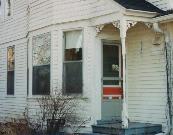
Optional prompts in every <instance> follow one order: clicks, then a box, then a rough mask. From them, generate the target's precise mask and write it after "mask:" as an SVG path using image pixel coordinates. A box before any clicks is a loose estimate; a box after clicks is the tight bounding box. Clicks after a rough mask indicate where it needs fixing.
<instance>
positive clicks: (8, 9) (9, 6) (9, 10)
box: [6, 0, 12, 16]
mask: <svg viewBox="0 0 173 135" xmlns="http://www.w3.org/2000/svg"><path fill="white" fill-rule="evenodd" d="M11 14H12V0H6V16H11Z"/></svg>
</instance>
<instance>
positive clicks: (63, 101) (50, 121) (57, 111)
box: [25, 92, 89, 135]
mask: <svg viewBox="0 0 173 135" xmlns="http://www.w3.org/2000/svg"><path fill="white" fill-rule="evenodd" d="M36 100H37V102H38V105H39V109H38V110H37V112H36V116H35V117H34V118H30V117H29V115H28V110H27V111H26V112H25V119H26V120H27V123H28V125H29V127H30V128H31V129H32V134H35V133H41V134H42V135H47V134H49V135H53V134H54V135H55V134H56V133H58V132H60V131H62V129H64V127H68V128H70V129H71V132H78V131H79V129H80V128H81V127H83V126H84V125H85V124H86V123H87V122H88V121H89V119H87V120H84V119H83V118H82V117H81V116H80V115H79V114H78V109H79V108H80V103H79V102H80V101H85V100H86V99H84V98H81V97H80V96H68V95H65V96H64V95H63V94H61V93H59V92H55V93H54V94H53V95H47V96H42V97H40V98H37V99H36Z"/></svg>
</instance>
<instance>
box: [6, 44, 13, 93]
mask: <svg viewBox="0 0 173 135" xmlns="http://www.w3.org/2000/svg"><path fill="white" fill-rule="evenodd" d="M14 71H15V48H14V46H11V47H8V49H7V95H14Z"/></svg>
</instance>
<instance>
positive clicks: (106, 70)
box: [102, 40, 122, 120]
mask: <svg viewBox="0 0 173 135" xmlns="http://www.w3.org/2000/svg"><path fill="white" fill-rule="evenodd" d="M102 63H103V64H102V65H103V66H102V86H103V87H102V88H103V89H102V119H104V120H112V119H115V120H119V119H120V117H121V109H122V105H121V101H122V100H121V99H122V88H121V83H122V82H121V81H122V79H121V75H122V73H121V47H120V44H119V43H118V42H116V41H107V40H106V41H105V40H104V41H103V46H102Z"/></svg>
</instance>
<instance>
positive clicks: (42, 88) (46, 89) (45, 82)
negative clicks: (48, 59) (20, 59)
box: [33, 65, 50, 95]
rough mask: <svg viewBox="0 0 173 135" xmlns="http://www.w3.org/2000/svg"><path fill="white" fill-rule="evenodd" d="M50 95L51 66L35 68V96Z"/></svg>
mask: <svg viewBox="0 0 173 135" xmlns="http://www.w3.org/2000/svg"><path fill="white" fill-rule="evenodd" d="M49 94H50V65H42V66H34V67H33V95H49Z"/></svg>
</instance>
